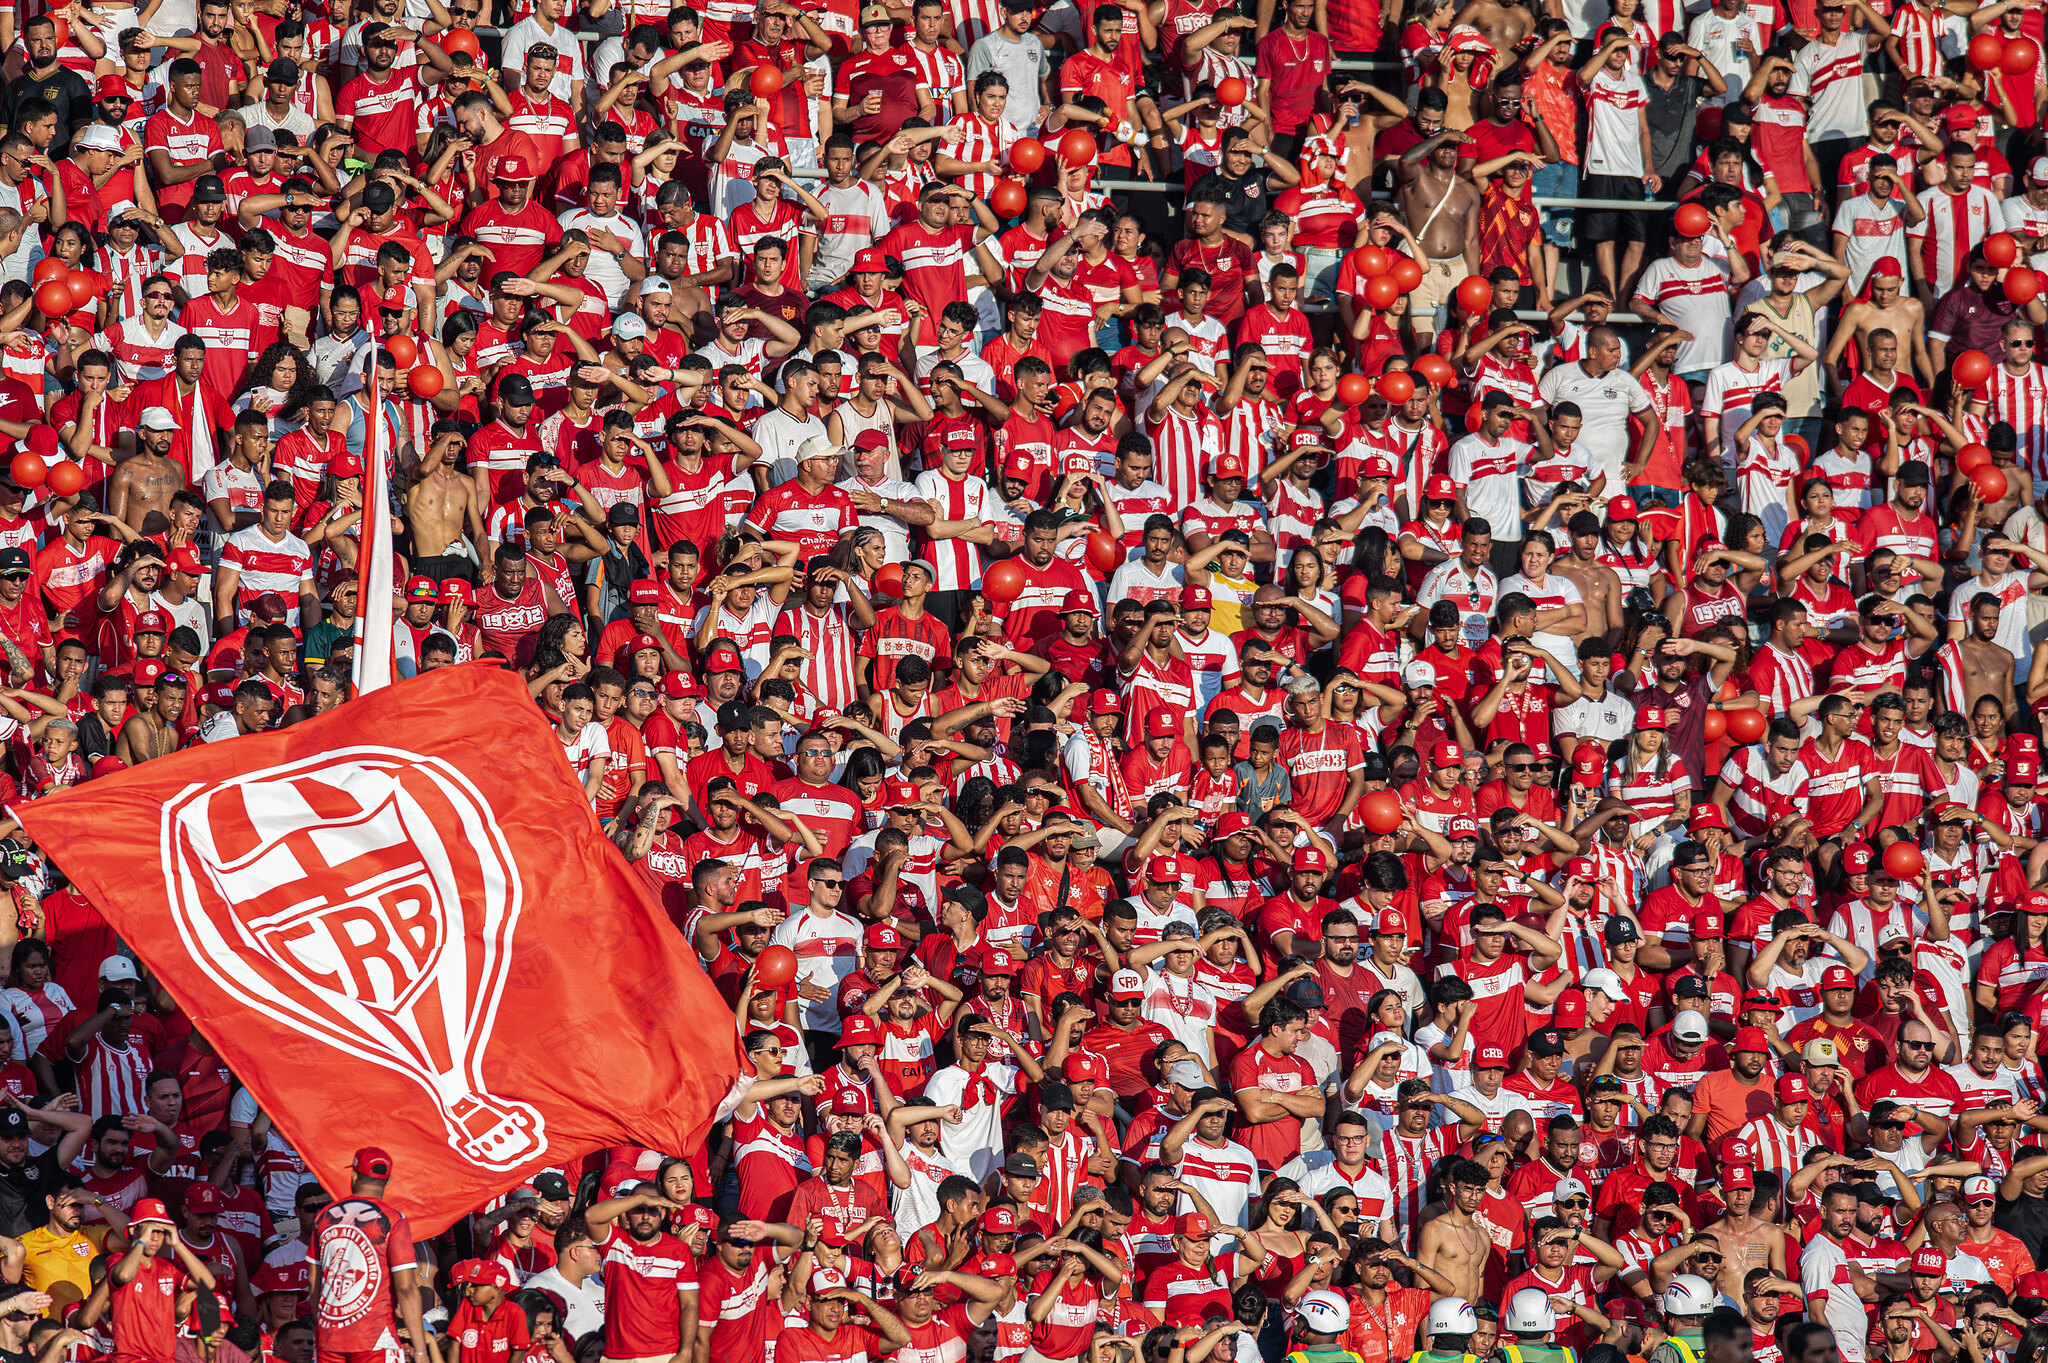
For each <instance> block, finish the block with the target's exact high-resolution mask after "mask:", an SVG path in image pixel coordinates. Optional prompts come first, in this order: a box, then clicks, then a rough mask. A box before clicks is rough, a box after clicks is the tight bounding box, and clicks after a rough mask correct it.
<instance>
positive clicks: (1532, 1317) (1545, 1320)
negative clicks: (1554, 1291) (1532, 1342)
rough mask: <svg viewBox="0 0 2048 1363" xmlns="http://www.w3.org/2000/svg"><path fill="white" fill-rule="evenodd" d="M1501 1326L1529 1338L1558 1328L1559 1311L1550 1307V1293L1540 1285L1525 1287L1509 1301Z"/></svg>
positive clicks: (1511, 1332)
mask: <svg viewBox="0 0 2048 1363" xmlns="http://www.w3.org/2000/svg"><path fill="white" fill-rule="evenodd" d="M1500 1328H1501V1329H1503V1330H1506V1331H1508V1332H1509V1333H1510V1334H1516V1335H1521V1336H1523V1337H1524V1338H1528V1337H1531V1336H1535V1335H1547V1334H1549V1333H1550V1332H1551V1331H1552V1330H1555V1329H1556V1328H1557V1312H1556V1311H1554V1310H1552V1309H1551V1307H1550V1294H1549V1293H1548V1292H1545V1291H1544V1290H1543V1289H1542V1288H1540V1287H1525V1288H1523V1289H1522V1290H1521V1291H1519V1292H1517V1293H1515V1295H1514V1296H1513V1297H1512V1298H1510V1299H1509V1301H1508V1309H1507V1314H1506V1315H1504V1316H1502V1317H1501V1318H1500Z"/></svg>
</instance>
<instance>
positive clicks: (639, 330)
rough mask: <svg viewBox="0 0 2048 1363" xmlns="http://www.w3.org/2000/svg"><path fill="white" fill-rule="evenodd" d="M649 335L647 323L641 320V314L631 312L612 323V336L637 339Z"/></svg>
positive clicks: (621, 338)
mask: <svg viewBox="0 0 2048 1363" xmlns="http://www.w3.org/2000/svg"><path fill="white" fill-rule="evenodd" d="M646 335H647V323H645V322H643V321H641V320H640V314H639V313H637V312H629V313H626V314H625V315H624V316H622V317H620V318H619V319H618V320H617V321H616V322H613V323H612V336H613V338H614V339H616V340H621V341H637V340H640V339H641V338H642V337H644V336H646Z"/></svg>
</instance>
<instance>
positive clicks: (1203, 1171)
mask: <svg viewBox="0 0 2048 1363" xmlns="http://www.w3.org/2000/svg"><path fill="white" fill-rule="evenodd" d="M1173 1176H1174V1177H1175V1178H1177V1179H1180V1180H1181V1181H1183V1182H1185V1183H1190V1184H1193V1185H1194V1188H1195V1191H1197V1192H1199V1193H1200V1194H1201V1195H1202V1197H1203V1199H1204V1200H1206V1201H1207V1202H1208V1204H1209V1206H1210V1207H1211V1209H1213V1210H1214V1211H1215V1213H1216V1216H1217V1219H1218V1220H1219V1221H1220V1222H1221V1223H1222V1226H1232V1225H1242V1224H1244V1219H1245V1216H1246V1214H1247V1212H1248V1211H1249V1209H1250V1207H1251V1199H1252V1193H1253V1190H1254V1189H1256V1188H1257V1187H1258V1186H1259V1161H1258V1160H1257V1159H1256V1158H1255V1157H1254V1156H1253V1155H1252V1152H1251V1151H1249V1150H1247V1149H1245V1148H1244V1147H1243V1146H1241V1145H1239V1144H1238V1143H1237V1142H1236V1141H1232V1140H1226V1141H1224V1142H1223V1144H1222V1145H1220V1146H1217V1145H1210V1144H1209V1143H1208V1142H1207V1141H1205V1140H1203V1139H1202V1138H1201V1137H1200V1136H1194V1137H1190V1138H1189V1140H1188V1143H1187V1144H1186V1145H1184V1146H1182V1147H1181V1154H1180V1163H1179V1164H1178V1165H1177V1166H1175V1168H1174V1171H1173ZM1181 1210H1182V1211H1184V1212H1189V1211H1193V1210H1194V1206H1193V1204H1191V1203H1189V1202H1187V1201H1185V1200H1183V1202H1182V1204H1181ZM1218 1228H1219V1229H1221V1226H1219V1227H1218Z"/></svg>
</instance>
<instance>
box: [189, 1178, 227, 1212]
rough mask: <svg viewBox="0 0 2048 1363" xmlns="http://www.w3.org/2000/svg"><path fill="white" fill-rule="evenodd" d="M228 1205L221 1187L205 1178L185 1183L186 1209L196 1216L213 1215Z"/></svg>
mask: <svg viewBox="0 0 2048 1363" xmlns="http://www.w3.org/2000/svg"><path fill="white" fill-rule="evenodd" d="M226 1206H227V1199H226V1198H223V1197H222V1196H221V1195H220V1189H218V1188H216V1187H214V1186H213V1185H212V1184H211V1183H208V1182H207V1181H206V1180H204V1179H200V1180H199V1181H197V1182H194V1183H188V1184H186V1185H185V1210H186V1211H188V1212H190V1213H192V1215H194V1216H212V1215H213V1214H215V1213H216V1212H218V1211H220V1210H221V1209H222V1208H224V1207H226Z"/></svg>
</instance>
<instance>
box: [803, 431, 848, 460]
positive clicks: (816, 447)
mask: <svg viewBox="0 0 2048 1363" xmlns="http://www.w3.org/2000/svg"><path fill="white" fill-rule="evenodd" d="M845 457H846V452H845V447H844V446H841V445H835V444H833V443H832V442H831V441H830V440H828V439H827V438H826V437H824V436H822V435H814V436H812V437H811V438H810V439H809V440H806V441H804V443H803V444H801V445H799V446H797V447H796V458H797V462H798V463H799V464H801V463H802V462H803V461H804V460H806V459H843V458H845Z"/></svg>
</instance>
